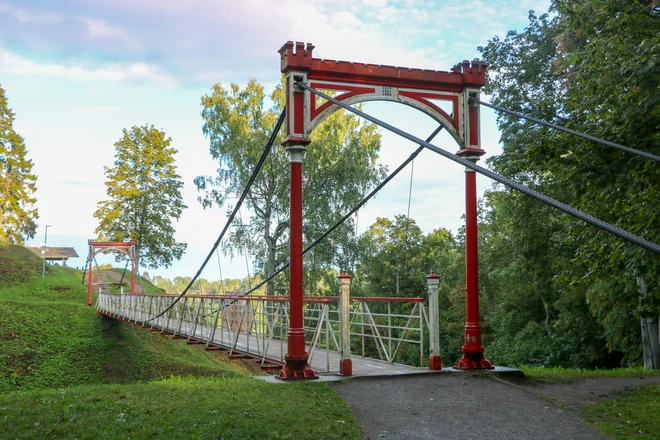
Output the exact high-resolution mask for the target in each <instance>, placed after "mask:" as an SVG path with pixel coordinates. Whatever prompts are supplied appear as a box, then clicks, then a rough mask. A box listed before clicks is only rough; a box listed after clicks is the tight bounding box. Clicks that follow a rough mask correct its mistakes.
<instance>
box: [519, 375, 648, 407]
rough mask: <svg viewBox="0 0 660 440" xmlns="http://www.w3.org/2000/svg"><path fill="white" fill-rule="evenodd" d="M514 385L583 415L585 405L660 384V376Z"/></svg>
mask: <svg viewBox="0 0 660 440" xmlns="http://www.w3.org/2000/svg"><path fill="white" fill-rule="evenodd" d="M513 383H514V384H515V385H516V386H519V387H521V388H522V389H524V390H526V391H528V392H531V393H534V394H537V395H541V396H545V397H547V398H548V399H551V400H552V401H554V402H555V403H556V404H557V405H560V406H564V407H566V408H568V409H570V410H573V411H577V412H578V414H581V413H582V412H581V407H582V406H584V405H594V404H596V403H600V402H602V401H605V400H613V399H616V398H618V397H621V396H623V395H624V394H625V393H627V392H629V391H631V390H632V389H633V388H635V387H638V386H642V385H657V384H660V376H640V377H598V378H593V379H584V380H581V381H579V382H574V383H557V384H530V383H529V382H521V383H516V382H513Z"/></svg>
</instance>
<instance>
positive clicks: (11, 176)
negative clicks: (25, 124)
mask: <svg viewBox="0 0 660 440" xmlns="http://www.w3.org/2000/svg"><path fill="white" fill-rule="evenodd" d="M14 118H15V114H14V112H12V111H11V109H10V108H9V107H8V103H7V97H6V96H5V90H4V89H3V88H2V87H1V86H0V243H16V244H22V243H23V240H24V239H25V238H33V237H34V234H35V233H36V229H37V224H36V220H37V218H39V214H38V210H37V208H35V207H34V204H35V203H36V202H37V199H36V198H35V197H34V193H35V192H36V191H37V176H36V175H34V174H32V167H33V166H34V163H33V162H32V160H30V159H28V157H27V149H26V148H25V141H24V140H23V138H22V137H21V136H20V135H19V134H18V133H16V131H14Z"/></svg>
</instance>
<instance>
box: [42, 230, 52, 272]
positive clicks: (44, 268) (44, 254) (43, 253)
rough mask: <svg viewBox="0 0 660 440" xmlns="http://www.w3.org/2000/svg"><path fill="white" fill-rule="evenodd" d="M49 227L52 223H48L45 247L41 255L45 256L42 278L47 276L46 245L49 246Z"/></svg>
mask: <svg viewBox="0 0 660 440" xmlns="http://www.w3.org/2000/svg"><path fill="white" fill-rule="evenodd" d="M48 228H50V225H46V237H45V238H44V248H43V250H42V251H41V255H42V256H43V257H44V262H43V265H42V266H41V278H43V277H45V276H46V247H47V246H48Z"/></svg>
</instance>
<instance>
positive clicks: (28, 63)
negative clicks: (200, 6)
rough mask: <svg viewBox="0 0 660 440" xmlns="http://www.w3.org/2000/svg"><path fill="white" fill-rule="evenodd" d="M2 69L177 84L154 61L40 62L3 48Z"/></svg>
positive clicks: (73, 77) (86, 78) (84, 78)
mask: <svg viewBox="0 0 660 440" xmlns="http://www.w3.org/2000/svg"><path fill="white" fill-rule="evenodd" d="M0 72H1V73H5V74H13V75H38V76H47V77H55V78H63V79H68V80H73V81H93V80H101V81H110V82H129V83H133V82H144V83H149V84H156V85H161V86H166V87H171V86H173V85H175V80H174V78H172V77H171V76H169V75H167V74H165V73H162V72H161V69H160V68H159V67H158V66H155V65H153V64H147V63H141V62H135V63H115V64H108V65H106V66H103V67H101V68H86V67H82V66H78V65H73V66H65V65H62V64H54V63H39V62H36V61H32V60H30V59H28V58H24V57H22V56H19V55H16V54H14V53H12V52H9V51H8V50H5V49H2V48H0Z"/></svg>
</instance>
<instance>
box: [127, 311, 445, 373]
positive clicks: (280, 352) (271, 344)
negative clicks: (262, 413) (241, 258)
mask: <svg viewBox="0 0 660 440" xmlns="http://www.w3.org/2000/svg"><path fill="white" fill-rule="evenodd" d="M131 322H134V321H133V320H131ZM137 324H139V322H137ZM145 327H146V328H150V327H151V326H150V325H147V326H145ZM181 327H182V328H175V327H174V326H166V327H164V328H163V327H160V326H155V325H154V326H153V328H152V330H155V331H160V332H161V333H164V334H168V335H169V334H174V335H175V336H177V337H180V338H182V339H187V340H190V341H202V342H203V343H204V344H205V345H208V346H216V347H221V348H223V349H225V350H228V351H229V350H230V349H231V347H232V346H235V347H236V349H235V350H234V351H233V352H232V354H248V353H249V356H251V357H261V356H263V353H264V352H266V353H267V354H266V361H265V363H281V361H280V359H282V358H283V356H284V354H286V352H287V343H286V341H282V340H279V339H271V340H270V341H264V340H263V339H262V338H257V337H256V336H254V335H246V334H243V333H239V334H238V335H236V334H232V333H230V332H228V331H227V330H226V329H224V331H222V332H221V331H220V329H216V331H215V334H214V335H213V338H212V339H211V337H210V336H211V334H212V333H213V331H212V330H213V329H212V328H210V327H209V326H202V325H198V326H197V328H196V329H195V330H194V334H193V331H192V329H188V328H185V327H186V326H181ZM236 337H238V340H237V341H236V342H235V343H234V341H235V339H234V338H236ZM264 345H265V346H264ZM306 350H307V352H308V353H310V346H309V345H307V346H306ZM310 354H311V357H310V365H311V366H312V368H314V369H315V370H316V371H318V373H319V374H330V375H332V374H335V375H338V374H339V361H340V359H341V355H340V353H339V352H337V351H334V350H327V349H325V348H320V347H316V349H315V350H314V351H313V352H311V353H310ZM351 360H352V362H353V377H366V376H374V377H376V376H393V375H405V374H420V373H430V372H432V370H429V369H428V368H418V367H411V366H408V365H402V364H397V363H389V362H385V361H381V360H379V359H372V358H368V357H361V356H352V357H351Z"/></svg>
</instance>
